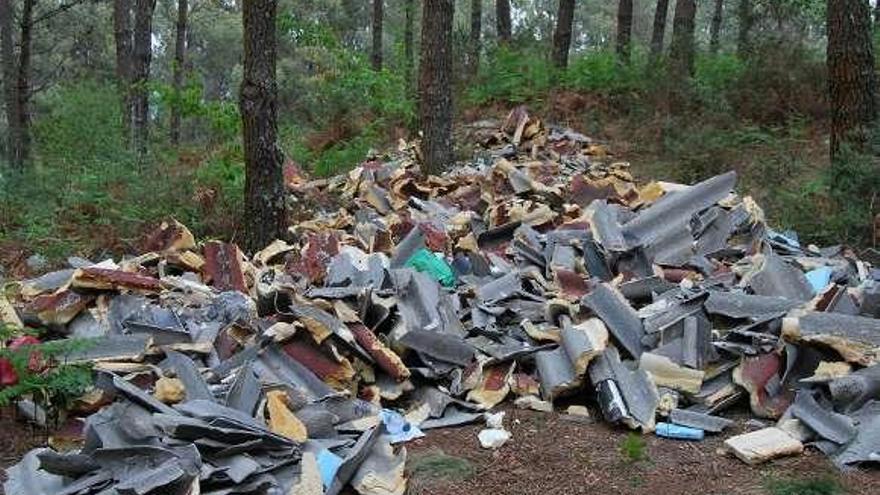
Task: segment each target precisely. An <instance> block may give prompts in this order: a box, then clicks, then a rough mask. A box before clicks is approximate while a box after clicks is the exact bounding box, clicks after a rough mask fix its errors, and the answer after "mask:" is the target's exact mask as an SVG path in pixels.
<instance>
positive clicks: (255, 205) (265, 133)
mask: <svg viewBox="0 0 880 495" xmlns="http://www.w3.org/2000/svg"><path fill="white" fill-rule="evenodd" d="M277 6H278V2H277V0H244V1H243V2H242V20H243V23H244V72H243V74H242V81H241V95H240V100H239V106H240V109H241V120H242V139H243V142H244V156H245V197H244V245H245V249H247V250H248V251H249V252H254V251H257V250H259V249H262V248H263V247H265V246H266V245H268V244H269V243H270V242H272V241H273V240H275V239H279V238H282V237H283V235H284V230H285V228H286V223H287V218H286V214H285V201H284V174H283V159H282V158H283V157H282V154H281V150H280V149H279V148H278V146H277V143H276V141H277V134H278V122H277V104H278V102H277V100H278V88H277V83H276V82H275V63H276V48H277V47H276V40H275V15H276V9H277Z"/></svg>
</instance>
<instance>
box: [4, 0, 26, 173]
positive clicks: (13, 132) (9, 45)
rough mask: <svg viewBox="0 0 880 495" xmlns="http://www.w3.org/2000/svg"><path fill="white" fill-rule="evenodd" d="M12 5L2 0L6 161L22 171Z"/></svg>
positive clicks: (8, 0) (7, 0)
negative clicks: (6, 128) (6, 129)
mask: <svg viewBox="0 0 880 495" xmlns="http://www.w3.org/2000/svg"><path fill="white" fill-rule="evenodd" d="M12 17H13V13H12V5H11V4H10V0H0V57H2V63H3V91H4V92H3V101H4V106H5V109H6V122H7V127H8V131H7V136H6V137H7V140H6V159H7V160H8V162H9V165H10V166H12V168H13V169H16V170H21V168H22V165H23V164H22V163H21V161H20V160H19V158H20V155H19V139H20V137H19V136H20V135H21V134H20V130H19V128H18V122H19V118H18V114H17V113H16V109H17V108H18V96H17V95H16V87H17V85H18V81H17V76H18V75H17V73H16V71H15V46H14V41H13V36H12Z"/></svg>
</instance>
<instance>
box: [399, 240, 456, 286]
mask: <svg viewBox="0 0 880 495" xmlns="http://www.w3.org/2000/svg"><path fill="white" fill-rule="evenodd" d="M404 266H407V267H409V268H414V269H415V270H416V271H419V272H422V273H427V274H428V275H430V276H431V277H432V278H433V279H434V280H436V281H438V282H440V283H441V284H442V285H443V286H444V287H454V286H455V273H453V271H452V267H451V266H449V264H448V263H446V260H444V259H443V258H440V257H439V256H436V255H434V253H432V252H431V251H428V250H427V249H425V248H422V249H419V250H418V251H416V252H415V253H414V254H413V255H412V257H410V259H409V260H407V262H406V264H405V265H404Z"/></svg>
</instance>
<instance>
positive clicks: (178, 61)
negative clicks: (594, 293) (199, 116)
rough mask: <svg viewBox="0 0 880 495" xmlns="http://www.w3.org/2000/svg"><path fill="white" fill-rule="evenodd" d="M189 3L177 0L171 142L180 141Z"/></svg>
mask: <svg viewBox="0 0 880 495" xmlns="http://www.w3.org/2000/svg"><path fill="white" fill-rule="evenodd" d="M188 11H189V3H188V2H187V0H177V32H176V34H177V38H176V40H175V42H174V104H173V105H171V128H170V129H169V132H170V138H171V144H172V145H174V146H177V145H178V144H179V143H180V120H181V118H180V107H181V104H182V102H181V97H182V95H183V79H184V74H185V73H186V31H187V25H186V24H187V14H188Z"/></svg>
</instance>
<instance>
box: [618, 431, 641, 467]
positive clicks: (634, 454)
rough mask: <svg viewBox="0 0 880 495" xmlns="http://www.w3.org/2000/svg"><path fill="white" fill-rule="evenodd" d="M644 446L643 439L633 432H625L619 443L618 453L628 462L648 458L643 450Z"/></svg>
mask: <svg viewBox="0 0 880 495" xmlns="http://www.w3.org/2000/svg"><path fill="white" fill-rule="evenodd" d="M646 448H647V445H646V444H645V439H643V438H642V436H641V435H640V434H638V433H635V432H630V433H627V435H626V437H625V438H624V439H623V441H622V442H621V443H620V453H621V455H623V457H624V458H625V459H626V460H627V461H628V462H640V461H646V460H648V453H647V452H645V450H646Z"/></svg>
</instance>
